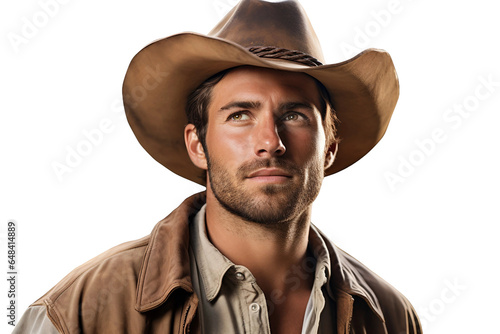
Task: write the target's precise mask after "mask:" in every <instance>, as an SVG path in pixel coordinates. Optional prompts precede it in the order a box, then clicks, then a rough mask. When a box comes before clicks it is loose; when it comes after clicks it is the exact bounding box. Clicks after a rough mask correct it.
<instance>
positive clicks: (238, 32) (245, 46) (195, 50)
mask: <svg viewBox="0 0 500 334" xmlns="http://www.w3.org/2000/svg"><path fill="white" fill-rule="evenodd" d="M323 62H324V60H323V54H322V51H321V46H320V44H319V41H318V38H317V36H316V34H315V32H314V30H313V28H312V26H311V23H310V22H309V19H308V18H307V15H306V13H305V12H304V9H303V8H302V6H301V5H300V4H299V2H298V1H296V0H287V1H279V2H268V1H262V0H242V1H241V2H240V3H239V4H238V5H236V7H234V8H233V9H232V10H231V11H230V12H229V13H228V14H227V15H226V16H225V17H224V18H223V19H222V21H221V22H219V24H217V26H216V27H215V28H214V29H213V30H212V31H211V32H210V33H209V34H208V35H201V34H197V33H191V32H187V33H181V34H177V35H173V36H170V37H167V38H164V39H160V40H157V41H155V42H153V43H151V44H149V45H148V46H146V47H145V48H143V49H142V50H141V51H140V52H139V53H137V55H136V56H135V57H134V58H133V59H132V61H131V63H130V65H129V68H128V70H127V73H126V75H125V79H124V83H123V100H124V106H125V112H126V115H127V119H128V122H129V124H130V126H131V128H132V130H133V132H134V134H135V135H136V137H137V139H138V140H139V142H140V143H141V145H142V146H143V147H144V149H145V150H146V151H147V152H148V153H149V154H150V155H151V156H152V157H153V158H155V159H156V160H157V161H158V162H159V163H161V164H162V165H164V166H165V167H167V168H168V169H170V170H171V171H172V172H174V173H176V174H178V175H180V176H182V177H184V178H187V179H189V180H191V181H194V182H196V183H199V184H202V185H204V184H205V181H204V179H203V178H202V177H200V175H203V174H202V172H203V171H202V170H200V169H199V168H197V167H196V166H195V165H194V164H193V163H192V162H191V160H190V158H189V156H188V154H187V150H186V147H185V144H184V127H185V125H186V124H187V118H186V115H185V108H186V101H187V97H188V95H189V94H190V93H191V92H192V91H194V90H195V89H196V88H197V87H198V86H199V85H200V84H201V83H203V82H204V81H205V80H206V79H208V78H209V77H211V76H212V75H214V74H216V73H218V72H220V71H223V70H226V69H229V68H233V67H237V66H244V65H250V66H258V67H265V68H273V69H278V70H285V71H293V72H302V73H306V74H308V75H310V76H312V77H314V78H316V79H317V80H318V81H320V82H321V83H322V84H323V85H324V86H325V87H326V89H327V91H328V92H329V94H330V96H331V100H332V105H333V108H334V109H335V111H336V113H337V117H338V119H339V124H338V125H337V136H338V137H339V138H340V140H341V142H340V145H339V149H338V152H337V156H336V160H335V162H334V163H333V165H332V166H331V167H330V168H328V169H327V170H326V171H325V176H326V175H331V174H333V173H336V172H338V171H341V170H343V169H344V168H346V167H349V166H350V165H352V164H353V163H355V162H356V161H358V160H359V159H361V158H362V157H363V156H364V155H365V154H367V153H368V152H369V151H370V150H371V149H372V148H373V147H374V146H375V145H376V144H377V143H378V141H379V140H380V139H381V138H382V136H383V135H384V133H385V131H386V129H387V126H388V124H389V120H390V118H391V116H392V113H393V111H394V108H395V106H396V102H397V100H398V96H399V83H398V79H397V75H396V71H395V69H394V65H393V63H392V60H391V57H390V56H389V54H388V53H387V52H385V51H383V50H377V49H368V50H365V51H363V52H361V53H360V54H358V55H357V56H355V57H353V58H351V59H349V60H347V61H344V62H341V63H337V64H329V65H323Z"/></svg>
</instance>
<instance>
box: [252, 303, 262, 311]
mask: <svg viewBox="0 0 500 334" xmlns="http://www.w3.org/2000/svg"><path fill="white" fill-rule="evenodd" d="M259 309H260V306H259V304H257V303H252V304H250V311H252V312H258V311H259Z"/></svg>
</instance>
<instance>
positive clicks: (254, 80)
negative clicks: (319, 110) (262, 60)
mask: <svg viewBox="0 0 500 334" xmlns="http://www.w3.org/2000/svg"><path fill="white" fill-rule="evenodd" d="M318 84H319V83H318V82H317V81H316V80H315V79H314V78H312V77H311V76H309V75H307V74H305V73H301V72H290V71H283V70H276V69H270V68H263V67H255V66H241V67H236V68H233V69H230V70H228V71H227V72H226V73H225V74H224V77H223V78H222V79H221V80H220V81H219V82H218V83H217V84H216V85H215V87H214V93H215V94H216V95H217V97H219V98H220V97H225V98H231V97H233V96H234V95H238V96H240V98H242V99H245V98H247V99H249V100H252V94H253V93H257V92H258V93H261V94H271V93H272V92H273V89H276V90H279V91H281V92H283V91H284V92H286V95H288V97H289V98H290V99H291V101H286V102H304V103H305V102H307V100H310V99H312V102H315V103H316V102H319V99H320V89H319V85H318Z"/></svg>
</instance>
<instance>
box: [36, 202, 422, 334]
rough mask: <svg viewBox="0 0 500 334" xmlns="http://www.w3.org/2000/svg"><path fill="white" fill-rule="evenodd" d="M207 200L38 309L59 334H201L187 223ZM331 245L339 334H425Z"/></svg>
mask: <svg viewBox="0 0 500 334" xmlns="http://www.w3.org/2000/svg"><path fill="white" fill-rule="evenodd" d="M204 203H205V194H204V193H199V194H196V195H193V196H191V197H189V198H188V199H186V200H185V201H184V202H183V203H182V204H181V205H180V206H179V207H178V208H177V209H175V210H174V211H172V213H170V215H169V216H168V217H166V218H165V219H163V220H162V221H160V222H159V223H158V224H157V225H156V226H155V228H154V229H153V231H152V233H151V234H150V235H149V236H147V237H144V238H142V239H139V240H136V241H131V242H127V243H124V244H121V245H119V246H116V247H114V248H112V249H110V250H108V251H106V252H104V253H103V254H101V255H99V256H97V257H95V258H94V259H92V260H90V261H88V262H87V263H85V264H83V265H81V266H80V267H78V268H76V269H75V270H73V271H72V272H71V273H70V274H68V275H67V276H66V277H65V278H64V279H63V280H62V281H60V282H59V283H58V284H57V285H56V286H54V287H53V288H52V289H51V290H49V292H47V293H46V294H45V295H44V296H43V297H41V298H40V299H39V300H37V301H36V302H35V303H34V304H33V305H34V306H35V305H45V306H46V309H47V316H48V317H49V318H50V320H51V321H52V323H53V324H54V326H55V327H56V328H57V330H58V331H59V332H60V333H71V334H75V333H162V334H163V333H176V334H180V333H200V328H199V325H198V322H197V320H198V317H197V306H198V297H197V296H196V294H195V293H194V292H193V287H192V284H191V276H190V264H189V251H188V249H189V226H188V223H189V222H190V221H191V219H192V218H193V217H194V215H195V214H196V213H197V212H198V211H199V210H200V208H201V207H202V206H203V205H204ZM322 236H323V238H324V239H325V241H327V247H328V250H329V252H330V258H331V261H332V263H331V270H332V273H331V279H330V282H328V288H329V289H331V291H332V292H333V295H334V296H335V301H336V314H332V317H336V323H337V333H374V334H378V333H389V334H403V333H415V334H416V333H421V332H422V331H421V326H420V323H419V320H418V317H417V315H416V313H415V311H414V309H413V307H412V306H411V304H410V303H409V301H408V300H407V299H406V298H405V297H404V296H403V295H402V294H400V293H399V292H398V291H396V290H395V289H394V288H393V287H391V286H390V285H389V284H387V283H386V282H385V281H383V280H381V279H380V278H379V277H378V276H376V275H375V274H374V273H372V272H371V271H370V270H369V269H367V268H366V267H365V266H363V265H362V264H361V263H360V262H359V261H357V260H356V259H354V258H353V257H351V256H350V255H348V254H346V253H345V252H343V251H342V250H340V249H338V248H337V247H336V246H335V245H333V244H331V243H330V242H328V239H327V238H326V237H325V236H324V235H322Z"/></svg>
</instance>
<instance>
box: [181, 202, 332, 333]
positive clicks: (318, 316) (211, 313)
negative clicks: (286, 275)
mask: <svg viewBox="0 0 500 334" xmlns="http://www.w3.org/2000/svg"><path fill="white" fill-rule="evenodd" d="M309 234H310V236H309V248H310V250H312V251H313V253H314V255H315V257H314V258H313V257H310V258H308V259H306V261H305V262H304V263H303V265H302V266H300V267H297V268H293V269H292V275H290V280H289V282H288V281H287V282H286V283H290V284H291V285H293V284H296V283H294V278H295V281H296V279H297V278H298V277H299V276H300V275H304V274H307V273H312V272H314V273H315V278H314V284H313V288H312V291H311V295H310V298H309V302H308V304H307V309H306V312H305V316H304V321H303V325H302V333H303V334H305V333H307V334H311V333H335V332H336V324H335V317H336V312H335V301H334V299H333V298H332V294H331V292H330V291H327V289H326V285H325V284H326V282H327V281H328V279H329V274H330V258H329V254H328V250H327V248H326V245H325V242H324V241H323V239H322V238H321V236H320V234H319V233H318V231H317V230H316V228H315V227H314V226H311V230H310V233H309ZM190 260H191V261H190V262H191V273H192V274H191V275H192V279H193V288H194V290H195V292H196V294H197V295H198V296H199V300H200V302H199V306H198V307H199V308H198V315H199V317H200V325H201V329H202V333H248V334H253V333H271V330H270V325H269V314H270V313H272V312H273V308H275V307H279V304H280V301H282V300H281V299H280V298H279V297H280V294H279V293H277V294H276V295H275V296H269V298H267V299H266V296H265V295H264V293H263V292H262V290H261V289H260V288H259V286H258V285H257V283H256V281H255V278H254V276H253V275H252V273H251V272H250V270H248V269H247V268H246V267H244V266H241V265H235V264H234V263H232V262H231V261H230V260H229V259H227V258H226V257H225V256H224V255H223V254H222V253H220V252H219V250H218V249H217V248H215V246H214V245H212V243H211V242H210V241H209V240H208V237H207V234H206V228H205V206H203V208H202V209H201V210H200V211H199V212H198V214H197V215H196V216H195V218H194V221H193V222H192V224H191V226H190Z"/></svg>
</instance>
